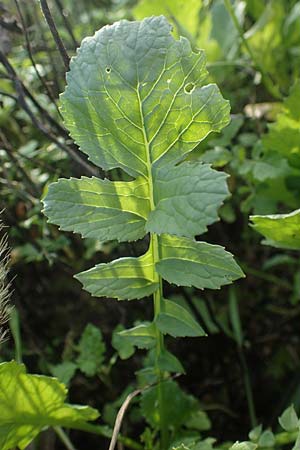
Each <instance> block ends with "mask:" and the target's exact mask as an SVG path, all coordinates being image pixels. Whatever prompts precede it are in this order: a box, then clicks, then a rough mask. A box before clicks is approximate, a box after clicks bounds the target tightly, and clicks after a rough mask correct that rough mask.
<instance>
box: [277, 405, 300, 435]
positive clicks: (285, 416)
mask: <svg viewBox="0 0 300 450" xmlns="http://www.w3.org/2000/svg"><path fill="white" fill-rule="evenodd" d="M278 421H279V423H280V425H281V426H282V428H283V429H284V430H285V431H295V430H297V428H299V426H300V421H299V418H298V416H297V414H296V411H295V408H294V406H293V405H291V406H290V407H289V408H287V409H286V410H285V411H284V412H283V413H282V415H281V416H280V417H279V419H278Z"/></svg>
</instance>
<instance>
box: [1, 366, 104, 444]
mask: <svg viewBox="0 0 300 450" xmlns="http://www.w3.org/2000/svg"><path fill="white" fill-rule="evenodd" d="M66 396H67V389H66V387H65V386H64V385H63V384H61V383H59V381H58V380H56V379H55V378H51V377H46V376H43V375H28V374H26V371H25V367H24V366H23V365H22V364H17V363H16V362H14V361H12V362H9V363H2V364H0V410H1V414H0V448H1V450H10V449H12V448H14V447H19V448H20V449H21V450H23V449H25V447H27V445H28V444H30V442H31V441H32V440H33V439H34V438H35V437H36V436H37V435H38V434H39V433H40V432H41V431H42V430H43V429H44V428H46V427H50V426H61V427H66V428H75V429H81V428H84V425H85V424H86V422H87V421H89V420H95V419H97V417H99V413H98V411H96V410H95V409H93V408H90V407H88V406H78V405H70V404H68V403H65V400H66Z"/></svg>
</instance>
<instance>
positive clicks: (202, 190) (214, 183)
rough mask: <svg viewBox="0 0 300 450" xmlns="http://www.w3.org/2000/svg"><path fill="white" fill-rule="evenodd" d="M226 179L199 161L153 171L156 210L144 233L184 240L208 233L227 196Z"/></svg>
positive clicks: (151, 214) (225, 175)
mask: <svg viewBox="0 0 300 450" xmlns="http://www.w3.org/2000/svg"><path fill="white" fill-rule="evenodd" d="M226 178H227V174H225V173H223V172H217V171H215V170H213V169H211V167H210V166H209V165H208V164H200V163H199V162H184V163H182V164H180V165H179V166H175V167H171V168H170V167H169V168H163V169H160V170H157V171H155V173H154V179H153V183H154V199H155V204H156V208H155V209H154V211H152V212H151V213H150V215H149V219H148V222H147V226H146V229H147V231H151V232H152V233H157V234H162V233H168V234H175V235H178V236H186V237H194V236H195V235H198V234H202V233H204V232H205V231H207V225H210V224H212V223H213V222H216V221H217V220H218V208H219V207H220V206H221V205H222V203H223V201H224V199H225V198H226V197H227V196H228V194H229V192H228V188H227V183H226Z"/></svg>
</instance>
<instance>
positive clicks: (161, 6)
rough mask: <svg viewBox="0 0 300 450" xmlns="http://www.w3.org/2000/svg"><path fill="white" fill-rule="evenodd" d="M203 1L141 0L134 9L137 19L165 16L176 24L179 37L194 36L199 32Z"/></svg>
mask: <svg viewBox="0 0 300 450" xmlns="http://www.w3.org/2000/svg"><path fill="white" fill-rule="evenodd" d="M201 4H202V1H201V0H189V2H186V1H185V0H164V1H160V0H140V1H139V2H138V4H137V6H135V8H134V9H133V15H134V17H135V18H136V19H143V18H144V17H147V16H148V17H149V16H153V15H155V16H157V15H160V14H163V15H164V16H166V17H167V18H168V20H170V21H171V22H173V23H174V25H175V30H176V34H177V35H183V36H187V35H188V34H190V35H192V36H194V35H195V34H196V33H197V31H198V26H199V17H198V13H199V10H200V8H201Z"/></svg>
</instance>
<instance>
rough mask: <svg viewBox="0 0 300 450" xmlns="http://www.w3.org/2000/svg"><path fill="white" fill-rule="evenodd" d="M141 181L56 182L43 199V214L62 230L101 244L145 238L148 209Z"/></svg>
mask: <svg viewBox="0 0 300 450" xmlns="http://www.w3.org/2000/svg"><path fill="white" fill-rule="evenodd" d="M148 188H149V186H148V183H147V182H145V180H143V179H136V180H134V181H129V182H122V181H116V182H112V181H109V180H107V179H105V180H101V179H99V178H95V177H92V178H87V177H82V178H80V179H76V178H71V179H69V180H66V179H59V180H58V181H57V182H56V183H52V184H51V185H50V186H49V190H48V193H47V195H46V197H45V198H44V199H43V203H44V213H45V214H46V215H47V216H48V218H49V221H50V222H51V223H56V224H57V225H60V228H61V229H62V230H65V231H74V232H77V233H80V234H81V235H82V236H83V237H91V238H97V239H99V240H100V241H109V240H113V239H117V240H118V241H119V242H122V241H132V240H137V239H140V238H142V237H144V235H145V222H146V218H147V216H148V213H149V210H150V203H149V193H148Z"/></svg>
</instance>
